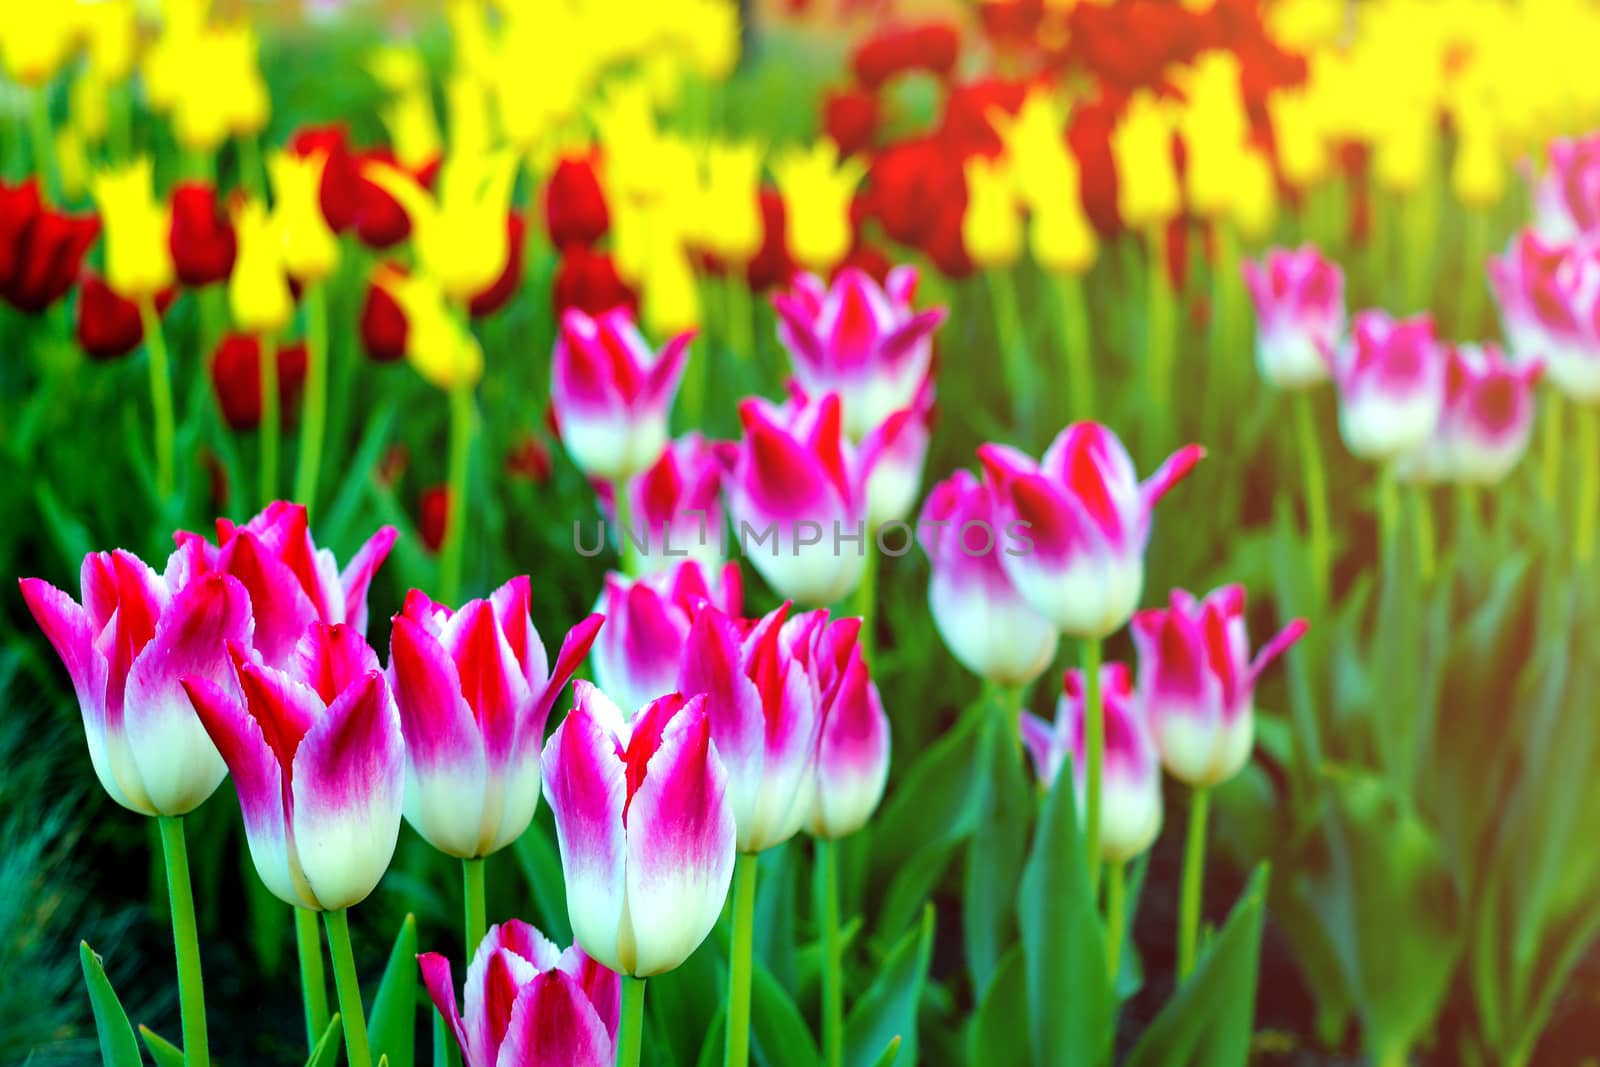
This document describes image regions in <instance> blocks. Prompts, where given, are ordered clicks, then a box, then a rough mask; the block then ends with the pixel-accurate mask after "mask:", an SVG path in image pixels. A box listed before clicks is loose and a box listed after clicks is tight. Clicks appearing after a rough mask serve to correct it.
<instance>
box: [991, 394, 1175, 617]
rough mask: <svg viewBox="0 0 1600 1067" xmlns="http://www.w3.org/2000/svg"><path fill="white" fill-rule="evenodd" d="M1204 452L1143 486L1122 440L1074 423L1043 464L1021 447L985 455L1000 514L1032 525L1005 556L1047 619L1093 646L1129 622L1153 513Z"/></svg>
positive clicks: (1095, 426)
mask: <svg viewBox="0 0 1600 1067" xmlns="http://www.w3.org/2000/svg"><path fill="white" fill-rule="evenodd" d="M1204 455H1205V450H1204V449H1202V448H1200V447H1199V446H1198V445H1188V446H1186V447H1184V448H1182V449H1179V450H1178V451H1177V452H1175V453H1173V455H1172V456H1170V457H1169V458H1168V459H1167V461H1166V463H1164V464H1162V466H1161V467H1160V469H1158V470H1157V471H1156V473H1155V474H1154V475H1152V476H1151V477H1150V478H1149V479H1147V480H1146V481H1145V482H1143V483H1142V484H1141V483H1140V482H1139V480H1138V476H1137V474H1136V473H1135V471H1134V468H1133V461H1132V460H1131V459H1130V458H1129V456H1128V453H1127V450H1126V449H1125V448H1123V446H1122V442H1121V441H1119V440H1118V439H1117V436H1116V434H1114V433H1112V432H1111V431H1110V430H1109V429H1107V428H1106V427H1104V426H1102V425H1100V424H1099V423H1092V422H1080V423H1074V424H1073V425H1071V426H1069V427H1067V428H1066V429H1065V430H1063V431H1061V433H1060V434H1059V435H1057V437H1056V439H1055V440H1054V441H1053V442H1051V445H1050V448H1049V449H1048V450H1047V451H1046V452H1045V454H1044V459H1043V461H1042V462H1040V463H1037V464H1036V463H1034V461H1033V460H1032V459H1030V458H1029V457H1027V456H1025V455H1023V454H1022V453H1020V452H1018V451H1017V450H1015V449H1013V448H1008V447H1006V446H1004V445H995V444H987V445H984V446H983V447H981V448H979V449H978V458H979V459H980V460H982V461H983V465H984V469H985V470H986V471H987V473H988V476H989V479H990V484H991V485H992V486H993V487H994V492H995V501H996V509H995V510H996V517H997V518H999V519H1000V521H1001V522H1002V524H1004V525H1005V526H1006V528H1007V530H1008V531H1009V530H1010V529H1012V526H1011V524H1012V523H1018V522H1021V523H1026V524H1027V526H1026V527H1025V529H1026V533H1027V540H1028V542H1029V543H1028V544H1026V545H1022V546H1019V547H1018V548H1017V549H1016V551H1002V552H1001V553H1000V557H999V558H1000V562H1001V565H1002V566H1003V567H1004V568H1005V571H1006V573H1007V574H1008V575H1009V576H1010V577H1011V581H1012V584H1013V585H1014V586H1015V587H1016V588H1017V590H1018V591H1019V592H1020V593H1021V594H1022V597H1023V599H1025V600H1026V601H1027V602H1028V603H1029V605H1031V606H1032V607H1033V609H1034V610H1035V611H1037V612H1038V613H1039V614H1040V615H1042V616H1044V617H1045V618H1047V619H1049V620H1050V621H1051V622H1053V623H1054V624H1055V625H1056V626H1057V627H1059V628H1060V629H1061V630H1063V631H1065V632H1066V633H1068V634H1070V635H1071V636H1074V637H1078V638H1082V639H1084V640H1089V641H1095V640H1099V639H1101V638H1104V637H1106V636H1107V635H1109V634H1111V633H1112V632H1114V631H1115V630H1117V629H1119V628H1120V627H1121V626H1122V625H1123V624H1124V623H1126V622H1127V621H1128V619H1129V617H1131V616H1132V614H1133V609H1134V607H1135V606H1136V605H1137V604H1138V602H1139V594H1140V592H1141V591H1142V589H1143V587H1144V551H1145V546H1146V545H1147V543H1148V542H1149V539H1150V512H1151V509H1152V508H1153V507H1154V506H1155V504H1156V502H1157V501H1159V500H1160V499H1161V498H1162V497H1163V496H1165V495H1166V493H1167V492H1168V491H1169V490H1170V489H1171V488H1172V487H1173V486H1174V485H1176V484H1177V483H1178V482H1179V481H1181V480H1182V479H1183V478H1184V477H1185V476H1186V475H1187V474H1188V473H1189V471H1191V470H1192V469H1193V468H1194V465H1195V464H1196V463H1198V462H1199V461H1200V459H1201V458H1202V457H1203V456H1204Z"/></svg>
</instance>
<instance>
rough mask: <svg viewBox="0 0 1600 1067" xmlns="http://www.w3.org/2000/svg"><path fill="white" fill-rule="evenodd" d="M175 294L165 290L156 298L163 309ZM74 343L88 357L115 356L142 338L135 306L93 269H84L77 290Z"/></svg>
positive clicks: (138, 343) (117, 357)
mask: <svg viewBox="0 0 1600 1067" xmlns="http://www.w3.org/2000/svg"><path fill="white" fill-rule="evenodd" d="M175 295H176V294H175V293H173V291H172V290H170V289H169V290H167V292H166V293H165V294H163V295H162V297H161V298H159V299H157V301H156V310H157V311H158V312H165V311H166V309H167V306H168V305H169V304H171V303H172V297H173V296H175ZM77 336H78V344H79V345H81V346H82V347H83V350H84V352H86V353H88V355H89V358H91V359H119V358H121V357H122V356H125V355H127V354H128V353H129V352H132V351H133V350H134V349H135V348H138V347H139V345H140V344H141V343H142V342H143V341H144V321H143V319H142V318H141V316H140V314H139V305H138V304H135V303H133V302H132V301H129V300H124V299H123V298H122V297H120V296H118V295H117V294H116V293H114V292H112V290H111V287H110V286H109V285H107V284H106V283H105V280H104V279H103V278H101V277H100V276H99V275H98V274H95V273H94V272H93V271H88V270H86V271H84V274H83V282H82V284H81V285H80V286H79V292H78V328H77Z"/></svg>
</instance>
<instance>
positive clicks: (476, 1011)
mask: <svg viewBox="0 0 1600 1067" xmlns="http://www.w3.org/2000/svg"><path fill="white" fill-rule="evenodd" d="M497 935H498V927H497V928H496V929H495V930H493V931H491V932H490V936H487V937H485V938H484V939H483V943H482V944H481V945H479V946H478V951H477V952H476V953H474V954H473V957H472V964H471V966H470V967H468V968H467V986H466V1004H465V1007H466V1027H467V1044H468V1047H469V1048H470V1049H471V1053H470V1055H469V1056H468V1057H467V1058H468V1059H469V1060H470V1061H471V1062H472V1063H474V1064H478V1063H497V1062H499V1056H500V1051H501V1047H502V1046H503V1045H504V1043H505V1039H506V1032H507V1031H508V1030H509V1029H510V1025H511V1012H512V1010H513V1009H514V1008H515V1007H516V1003H517V995H518V993H519V992H520V991H521V990H522V989H523V987H525V986H526V985H528V983H530V982H532V981H533V980H534V978H535V977H537V976H538V973H539V970H538V968H537V967H535V966H534V965H533V962H532V961H531V960H528V959H526V958H525V957H523V956H519V955H518V954H517V953H515V952H511V951H509V950H507V949H506V948H505V947H504V946H502V945H501V943H500V939H499V937H498V936H497Z"/></svg>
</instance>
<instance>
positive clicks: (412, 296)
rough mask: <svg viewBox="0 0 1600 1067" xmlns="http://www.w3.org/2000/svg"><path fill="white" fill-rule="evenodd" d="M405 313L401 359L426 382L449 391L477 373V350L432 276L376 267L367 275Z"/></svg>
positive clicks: (469, 383) (473, 381) (479, 366)
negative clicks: (403, 355) (376, 268)
mask: <svg viewBox="0 0 1600 1067" xmlns="http://www.w3.org/2000/svg"><path fill="white" fill-rule="evenodd" d="M373 283H374V284H375V285H379V286H382V287H383V289H384V290H385V291H386V292H387V293H388V295H389V296H390V297H391V298H392V299H393V300H394V302H395V303H396V304H398V305H399V306H400V310H401V312H402V313H403V315H404V317H405V322H406V331H405V346H406V358H407V359H408V360H409V361H410V362H411V365H412V366H413V367H415V368H416V370H417V373H418V374H420V375H422V377H423V378H424V379H425V380H426V381H427V382H428V383H429V384H431V385H434V386H436V387H437V388H440V389H443V390H446V391H452V390H455V389H458V388H464V387H470V386H474V385H476V384H477V383H478V380H479V379H481V378H482V377H483V349H482V348H481V347H479V345H478V341H477V338H475V337H473V336H472V331H471V330H469V329H468V328H467V327H466V325H465V324H464V323H463V322H462V321H461V318H460V317H459V316H458V315H457V314H455V313H454V312H453V311H452V309H451V307H450V305H449V304H448V303H446V299H445V296H446V294H445V292H444V290H443V289H442V288H440V286H439V284H438V283H437V282H436V281H434V279H433V278H431V277H429V276H427V275H421V274H401V273H400V272H399V271H398V270H395V269H393V268H383V269H381V270H380V271H379V272H378V273H377V274H376V275H375V276H374V278H373Z"/></svg>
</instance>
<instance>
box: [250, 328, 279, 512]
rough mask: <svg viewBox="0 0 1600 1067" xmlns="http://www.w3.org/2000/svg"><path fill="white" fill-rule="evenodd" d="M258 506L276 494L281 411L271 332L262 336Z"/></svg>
mask: <svg viewBox="0 0 1600 1067" xmlns="http://www.w3.org/2000/svg"><path fill="white" fill-rule="evenodd" d="M260 353H261V361H260V369H259V373H260V376H261V424H260V426H258V427H257V428H256V432H257V433H258V434H259V435H260V437H261V506H262V507H266V506H267V505H268V504H270V503H272V502H273V501H274V500H276V499H277V498H278V435H279V433H280V432H281V426H280V425H279V424H280V423H281V422H282V421H283V418H282V415H281V414H280V413H279V411H278V339H277V338H276V337H275V336H273V335H272V334H271V333H267V334H263V335H262V337H261V346H260Z"/></svg>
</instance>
